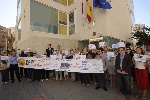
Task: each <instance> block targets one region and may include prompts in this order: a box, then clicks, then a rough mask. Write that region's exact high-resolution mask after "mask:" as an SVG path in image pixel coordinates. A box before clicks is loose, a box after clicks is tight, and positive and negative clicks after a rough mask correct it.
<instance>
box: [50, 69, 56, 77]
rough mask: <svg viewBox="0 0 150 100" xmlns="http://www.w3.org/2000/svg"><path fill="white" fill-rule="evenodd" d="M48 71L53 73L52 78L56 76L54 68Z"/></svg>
mask: <svg viewBox="0 0 150 100" xmlns="http://www.w3.org/2000/svg"><path fill="white" fill-rule="evenodd" d="M49 72H50V73H52V74H53V76H52V77H53V78H55V77H56V75H55V70H50V71H49Z"/></svg>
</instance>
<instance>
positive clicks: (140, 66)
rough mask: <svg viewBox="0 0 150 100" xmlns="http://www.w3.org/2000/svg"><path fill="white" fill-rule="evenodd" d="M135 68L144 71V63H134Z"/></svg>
mask: <svg viewBox="0 0 150 100" xmlns="http://www.w3.org/2000/svg"><path fill="white" fill-rule="evenodd" d="M135 68H138V69H145V66H144V62H139V61H135Z"/></svg>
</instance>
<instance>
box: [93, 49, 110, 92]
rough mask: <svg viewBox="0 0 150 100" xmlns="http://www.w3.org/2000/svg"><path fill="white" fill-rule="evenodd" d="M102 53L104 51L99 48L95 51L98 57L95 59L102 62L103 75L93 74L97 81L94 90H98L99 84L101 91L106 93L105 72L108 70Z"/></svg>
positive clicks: (105, 58)
mask: <svg viewBox="0 0 150 100" xmlns="http://www.w3.org/2000/svg"><path fill="white" fill-rule="evenodd" d="M103 51H104V49H103V48H99V49H98V50H97V54H98V56H97V57H96V58H98V59H101V60H102V62H103V71H104V73H97V74H95V76H96V80H97V86H96V88H95V89H96V90H98V89H99V88H100V87H101V83H102V84H103V89H104V90H105V91H107V88H106V71H107V69H108V58H107V57H106V56H105V55H104V54H103ZM99 57H100V58H99Z"/></svg>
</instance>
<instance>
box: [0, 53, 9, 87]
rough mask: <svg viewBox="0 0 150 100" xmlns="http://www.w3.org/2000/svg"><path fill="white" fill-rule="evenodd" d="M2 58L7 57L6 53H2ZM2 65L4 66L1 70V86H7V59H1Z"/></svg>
mask: <svg viewBox="0 0 150 100" xmlns="http://www.w3.org/2000/svg"><path fill="white" fill-rule="evenodd" d="M3 56H7V52H3ZM1 62H2V65H0V66H4V67H3V69H2V70H1V76H2V84H7V83H8V81H9V69H8V68H9V61H8V59H1Z"/></svg>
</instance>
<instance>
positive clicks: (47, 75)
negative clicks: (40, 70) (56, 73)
mask: <svg viewBox="0 0 150 100" xmlns="http://www.w3.org/2000/svg"><path fill="white" fill-rule="evenodd" d="M45 72H46V78H47V79H49V72H50V71H49V70H45Z"/></svg>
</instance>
